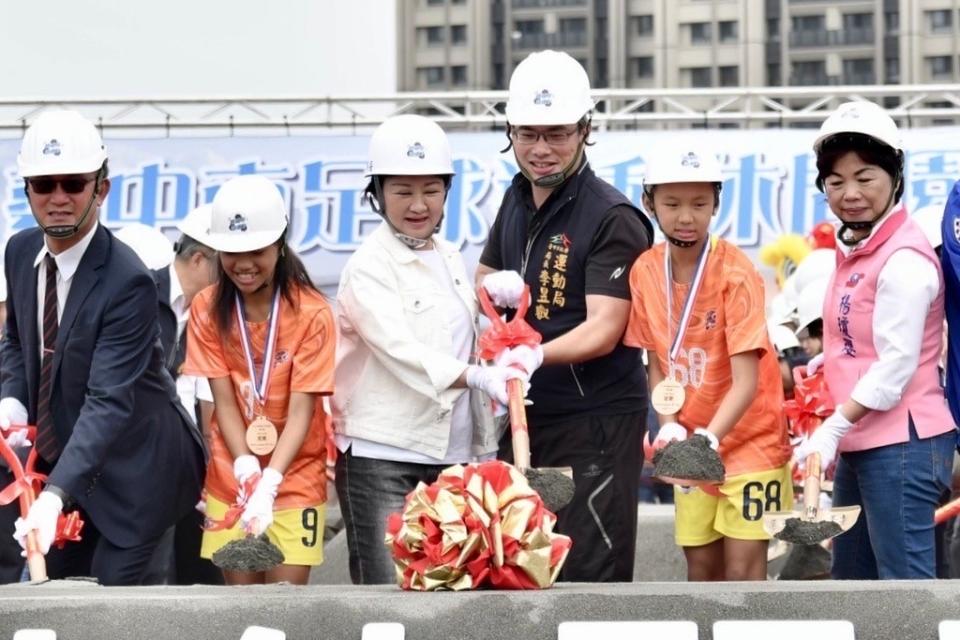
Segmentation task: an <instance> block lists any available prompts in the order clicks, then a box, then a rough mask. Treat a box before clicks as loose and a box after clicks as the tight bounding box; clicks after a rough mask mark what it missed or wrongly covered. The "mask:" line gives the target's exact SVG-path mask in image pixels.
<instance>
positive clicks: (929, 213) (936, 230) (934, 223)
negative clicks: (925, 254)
mask: <svg viewBox="0 0 960 640" xmlns="http://www.w3.org/2000/svg"><path fill="white" fill-rule="evenodd" d="M943 208H944V205H942V204H937V205H933V204H931V205H927V206H926V207H921V208H920V209H917V210H916V211H914V212H913V215H912V216H911V217H912V218H913V221H914V222H916V223H917V224H918V225H920V230H921V231H923V235H925V236H927V240H928V241H929V242H930V246H931V247H933V248H934V249H936V248H937V247H939V246H940V245H942V244H943V234H942V232H941V230H940V224H941V223H942V222H943Z"/></svg>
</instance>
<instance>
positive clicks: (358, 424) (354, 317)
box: [333, 115, 526, 584]
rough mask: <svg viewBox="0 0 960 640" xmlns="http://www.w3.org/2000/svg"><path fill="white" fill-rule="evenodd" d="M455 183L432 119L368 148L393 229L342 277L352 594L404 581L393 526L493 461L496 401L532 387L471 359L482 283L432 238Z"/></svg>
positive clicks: (342, 433)
mask: <svg viewBox="0 0 960 640" xmlns="http://www.w3.org/2000/svg"><path fill="white" fill-rule="evenodd" d="M453 174H454V171H453V161H452V157H451V153H450V144H449V142H448V141H447V137H446V135H445V134H444V132H443V130H442V129H441V128H440V127H439V126H438V125H437V124H436V123H434V122H432V121H430V120H428V119H426V118H424V117H421V116H415V115H401V116H396V117H393V118H390V119H388V120H386V121H385V122H384V123H383V124H382V125H380V127H378V128H377V130H376V131H375V132H374V134H373V136H372V137H371V139H370V150H369V161H368V163H367V170H366V173H365V176H366V177H368V178H370V182H369V184H368V186H367V189H366V192H365V197H366V198H367V199H368V201H369V202H370V205H371V207H372V208H373V209H374V210H375V211H377V212H378V213H379V214H380V215H381V216H383V219H384V221H383V223H382V224H381V225H380V226H379V228H377V229H376V230H375V231H374V232H373V233H372V234H371V235H370V236H369V237H368V238H367V239H366V240H365V241H364V242H363V244H362V245H361V246H360V248H359V249H357V251H356V252H355V253H354V254H353V256H351V258H350V260H349V261H348V262H347V265H346V267H345V268H344V271H343V273H342V274H341V278H340V288H339V291H338V292H337V327H338V331H339V341H338V345H337V368H336V393H335V395H334V401H333V411H334V424H335V429H336V439H337V448H338V449H339V456H338V459H337V467H336V486H337V494H338V495H339V498H340V506H341V509H342V512H343V518H344V525H345V528H346V531H347V544H348V547H349V550H350V577H351V579H352V580H353V582H354V583H355V584H384V583H392V582H396V572H395V569H394V565H393V561H392V559H391V557H390V553H389V551H388V549H387V548H386V547H385V546H384V533H385V530H386V519H387V516H388V515H389V514H390V513H392V512H396V511H400V510H401V509H402V508H403V501H404V498H405V496H406V495H407V494H408V493H409V492H410V491H412V490H413V489H414V488H415V487H416V486H417V483H419V482H426V483H430V482H433V481H434V480H435V479H436V477H437V475H439V473H440V471H441V470H443V469H444V468H446V467H448V466H450V465H452V464H457V463H466V462H473V461H476V460H478V459H485V458H492V457H493V455H494V454H495V453H496V451H497V436H498V434H497V433H496V432H495V429H494V425H493V408H492V405H491V403H490V401H489V398H488V397H487V395H489V396H490V397H492V398H493V399H494V400H496V401H498V402H500V403H502V404H506V381H507V379H508V378H511V377H526V376H524V375H523V373H522V372H520V371H519V370H517V369H514V368H507V367H497V366H490V367H481V366H478V365H477V364H476V363H474V360H473V359H472V356H473V354H475V353H476V340H477V334H478V331H477V310H478V309H477V307H478V305H477V298H476V295H475V292H474V290H473V288H472V280H471V279H470V278H468V277H467V274H466V269H465V268H464V264H463V259H462V257H461V256H460V253H459V252H458V250H457V248H456V247H454V246H453V245H452V244H450V243H448V242H446V241H444V240H442V239H440V238H439V236H438V235H436V234H437V231H438V230H439V228H440V221H441V220H442V218H443V207H444V203H445V201H446V196H447V192H448V190H449V188H450V183H451V181H452V179H453ZM468 389H469V390H468ZM475 390H477V391H483V392H486V394H487V395H484V394H480V393H474V391H475Z"/></svg>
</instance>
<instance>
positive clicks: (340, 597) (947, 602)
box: [0, 581, 960, 640]
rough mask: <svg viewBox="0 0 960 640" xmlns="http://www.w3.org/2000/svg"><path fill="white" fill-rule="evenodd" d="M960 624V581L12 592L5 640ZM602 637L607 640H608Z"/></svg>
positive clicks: (7, 594)
mask: <svg viewBox="0 0 960 640" xmlns="http://www.w3.org/2000/svg"><path fill="white" fill-rule="evenodd" d="M958 618H960V583H956V582H954V581H931V582H873V583H865V582H829V581H826V582H793V583H787V582H766V583H724V584H719V583H715V584H688V583H625V584H618V585H598V584H561V585H557V586H556V587H554V588H553V589H548V590H545V591H537V592H506V591H473V592H464V593H450V592H448V593H413V592H403V591H401V590H400V589H398V588H396V587H392V586H383V587H353V586H307V587H291V586H286V585H279V586H276V585H273V586H263V587H233V588H227V587H138V588H119V587H114V588H106V587H99V586H94V585H86V584H79V585H78V584H69V583H64V582H52V583H47V584H43V585H19V586H11V587H0V638H11V637H12V636H13V633H14V632H15V631H16V630H17V629H24V628H51V629H53V630H55V631H56V632H57V638H59V639H61V640H103V639H105V638H109V639H111V640H126V639H130V640H134V639H137V640H139V639H143V638H149V639H150V640H185V639H187V638H191V639H192V638H203V639H206V640H221V639H223V640H227V639H230V640H237V639H238V638H240V636H241V634H242V632H243V630H244V629H245V628H246V627H247V626H249V625H261V626H266V627H272V628H276V629H280V630H282V631H284V632H285V633H286V634H287V636H286V637H287V638H288V639H289V640H320V639H328V638H336V639H338V640H345V639H351V638H357V639H359V638H360V637H361V629H362V628H363V625H364V624H365V623H367V622H399V623H401V624H403V625H404V628H405V630H406V637H407V638H409V639H410V640H434V639H436V640H447V639H454V638H457V639H461V638H462V639H464V640H472V639H477V640H480V639H483V640H500V639H503V640H517V639H521V638H522V639H523V640H554V639H555V638H556V637H557V626H558V625H559V624H560V622H563V621H566V620H692V621H694V622H696V623H697V624H698V626H699V629H700V638H701V639H702V640H708V639H709V638H711V632H710V629H711V626H712V624H713V622H715V621H717V620H763V619H774V620H778V619H834V620H836V619H843V620H849V621H851V622H852V623H853V625H854V628H855V630H856V637H857V638H860V639H870V640H903V639H909V640H934V639H935V638H937V625H938V624H939V622H940V621H941V620H949V619H958ZM596 640H601V639H600V638H597V639H596Z"/></svg>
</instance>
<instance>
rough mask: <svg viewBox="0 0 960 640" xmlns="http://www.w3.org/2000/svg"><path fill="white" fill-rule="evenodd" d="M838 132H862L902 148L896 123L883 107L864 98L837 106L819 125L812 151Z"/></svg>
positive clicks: (816, 149) (899, 148) (818, 149)
mask: <svg viewBox="0 0 960 640" xmlns="http://www.w3.org/2000/svg"><path fill="white" fill-rule="evenodd" d="M838 133H862V134H864V135H867V136H870V137H871V138H874V139H876V140H879V141H880V142H882V143H884V144H886V145H888V146H890V147H893V148H894V149H897V150H898V151H899V150H902V149H903V147H902V143H901V141H900V131H899V129H897V123H896V122H894V121H893V118H891V117H890V114H888V113H887V112H886V111H885V110H884V109H883V107H881V106H879V105H877V104H875V103H873V102H867V101H866V100H858V101H856V102H845V103H843V104H842V105H840V106H839V107H837V109H836V111H834V112H833V113H831V114H830V115H829V116H828V117H827V119H826V120H824V121H823V124H822V125H821V126H820V133H818V134H817V139H816V140H814V142H813V151H814V152H815V153H819V152H820V147H821V146H822V145H823V143H824V141H826V140H827V138H830V137H833V136H835V135H837V134H838Z"/></svg>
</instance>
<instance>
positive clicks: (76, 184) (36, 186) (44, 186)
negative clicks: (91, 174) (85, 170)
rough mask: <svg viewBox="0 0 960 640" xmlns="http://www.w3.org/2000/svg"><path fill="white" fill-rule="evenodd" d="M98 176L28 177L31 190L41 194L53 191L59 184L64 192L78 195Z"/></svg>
mask: <svg viewBox="0 0 960 640" xmlns="http://www.w3.org/2000/svg"><path fill="white" fill-rule="evenodd" d="M94 180H96V178H87V177H85V176H68V177H66V178H47V177H43V178H27V185H29V187H30V191H33V192H34V193H37V194H40V195H47V194H50V193H53V191H54V189H56V188H57V185H58V184H59V185H60V188H61V189H63V192H64V193H69V194H71V195H76V194H78V193H82V192H83V190H84V189H86V188H87V184H88V183H90V182H93V181H94Z"/></svg>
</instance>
